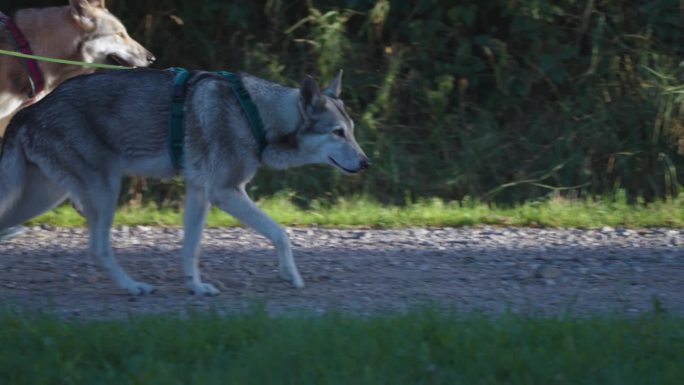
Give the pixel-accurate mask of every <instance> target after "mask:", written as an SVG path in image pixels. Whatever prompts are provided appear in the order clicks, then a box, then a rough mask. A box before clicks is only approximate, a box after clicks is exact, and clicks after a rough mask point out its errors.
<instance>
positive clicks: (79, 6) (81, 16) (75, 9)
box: [69, 0, 104, 31]
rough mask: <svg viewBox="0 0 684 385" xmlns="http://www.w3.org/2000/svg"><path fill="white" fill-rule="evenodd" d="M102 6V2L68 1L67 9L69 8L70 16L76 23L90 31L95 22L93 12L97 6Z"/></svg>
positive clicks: (86, 0)
mask: <svg viewBox="0 0 684 385" xmlns="http://www.w3.org/2000/svg"><path fill="white" fill-rule="evenodd" d="M95 3H98V4H100V3H101V4H102V5H104V1H102V2H100V1H95V2H91V1H88V0H69V7H70V8H71V16H72V17H73V18H74V20H75V21H76V23H77V24H78V25H79V26H80V27H81V28H83V29H84V30H86V31H92V30H93V29H94V28H95V20H94V16H93V10H94V9H95V8H96V7H99V5H96V4H95Z"/></svg>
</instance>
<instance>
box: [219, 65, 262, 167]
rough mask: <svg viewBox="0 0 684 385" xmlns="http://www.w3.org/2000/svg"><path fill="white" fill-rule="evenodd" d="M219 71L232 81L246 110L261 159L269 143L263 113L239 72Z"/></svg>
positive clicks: (234, 90) (236, 93)
mask: <svg viewBox="0 0 684 385" xmlns="http://www.w3.org/2000/svg"><path fill="white" fill-rule="evenodd" d="M217 73H218V74H219V75H221V76H223V77H225V78H226V79H228V81H230V85H231V88H232V89H233V93H235V96H236V97H237V100H238V102H240V106H242V110H243V111H244V112H245V116H246V117H247V121H248V122H249V126H250V127H251V129H252V134H254V138H255V139H256V140H257V143H258V144H259V160H261V154H262V153H263V152H264V149H265V148H266V145H267V144H268V143H267V142H266V131H265V130H264V122H263V121H262V120H261V115H259V109H258V108H257V106H256V104H254V101H252V97H251V96H250V95H249V92H247V90H246V89H245V87H244V86H243V85H242V80H240V77H239V76H238V75H237V74H234V73H232V72H228V71H219V72H217Z"/></svg>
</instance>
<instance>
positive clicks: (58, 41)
mask: <svg viewBox="0 0 684 385" xmlns="http://www.w3.org/2000/svg"><path fill="white" fill-rule="evenodd" d="M9 16H12V17H10V18H8V19H7V20H6V22H5V23H0V48H2V49H5V50H10V51H15V50H17V45H18V44H19V43H20V42H21V41H24V40H25V41H26V42H27V43H28V47H25V48H26V49H30V51H31V52H32V53H34V54H36V55H41V56H48V57H53V58H58V59H70V60H78V61H84V62H89V63H109V62H114V63H118V64H123V65H126V66H137V67H146V66H147V65H149V64H150V63H152V62H153V61H154V56H153V55H152V54H151V53H150V52H149V51H148V50H146V49H145V48H144V47H143V46H142V45H140V43H138V42H137V41H135V40H133V39H132V38H131V37H130V36H129V35H128V33H127V32H126V28H125V27H124V26H123V24H121V22H120V21H119V20H118V19H117V18H116V17H115V16H114V15H112V14H111V13H110V12H109V11H108V10H107V8H105V1H104V0H69V5H65V6H61V7H45V8H26V9H20V10H18V11H17V12H16V13H15V14H14V15H9ZM8 23H9V25H6V24H8ZM18 35H19V36H18ZM22 51H24V50H22ZM24 53H27V52H24ZM33 63H35V65H37V67H38V68H37V69H36V72H37V75H36V74H34V73H31V71H27V69H29V68H28V67H27V63H26V61H24V60H22V59H19V58H15V57H10V56H2V55H0V137H2V136H3V133H4V132H5V128H6V126H7V123H8V122H9V120H10V119H11V118H12V116H13V115H14V114H15V113H16V112H17V111H18V110H19V109H21V107H25V106H26V105H28V104H31V103H33V102H37V101H38V100H40V98H42V97H43V96H45V95H46V94H47V93H48V92H50V91H52V90H53V89H54V88H55V87H57V85H59V84H60V83H61V82H63V81H64V80H66V79H69V78H71V77H74V76H77V75H81V74H86V73H91V72H93V69H92V68H86V67H80V66H73V65H64V64H56V63H49V62H44V61H42V62H33ZM34 76H38V77H39V78H40V79H39V80H36V79H34ZM37 81H40V83H41V85H42V87H38V88H39V89H35V88H37V85H36V84H35V83H36V82H37Z"/></svg>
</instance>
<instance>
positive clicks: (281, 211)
mask: <svg viewBox="0 0 684 385" xmlns="http://www.w3.org/2000/svg"><path fill="white" fill-rule="evenodd" d="M258 204H259V206H260V207H262V208H263V209H264V210H265V211H266V212H268V213H269V214H270V215H271V216H272V217H273V218H274V219H275V220H276V221H277V222H278V223H281V224H283V225H287V226H312V225H316V226H325V227H377V228H392V227H407V226H436V227H437V226H474V225H484V224H488V225H506V226H538V227H579V228H591V227H601V226H613V227H631V228H636V227H684V208H683V207H684V194H682V196H681V197H680V198H679V199H673V200H668V201H661V202H655V203H650V204H638V205H628V204H627V203H625V202H624V201H617V202H615V201H610V200H584V201H569V200H563V199H551V200H546V201H538V202H528V203H525V204H522V205H518V206H515V207H496V206H490V205H487V204H484V203H480V202H474V201H466V202H444V201H442V200H439V199H432V200H424V201H421V202H418V203H415V204H411V205H407V206H386V205H382V204H379V203H377V202H374V201H372V200H370V199H366V198H354V199H349V200H347V199H340V200H339V201H338V202H337V203H336V204H333V205H325V204H321V203H320V202H313V203H312V204H311V205H310V206H309V207H308V208H307V209H302V208H300V207H298V206H296V205H295V204H293V203H292V202H291V200H290V199H289V198H288V197H285V196H278V197H274V198H269V199H264V200H261V201H259V202H258ZM115 222H116V223H117V224H119V225H163V226H180V225H181V224H182V212H180V211H177V210H172V209H161V210H160V209H157V208H154V207H142V208H130V207H129V208H122V209H119V210H118V211H117V214H116V218H115ZM31 223H32V224H39V223H45V224H51V225H55V226H82V225H84V220H83V218H82V217H81V216H80V215H79V214H78V213H77V212H76V211H75V210H74V209H72V208H71V207H70V206H61V207H59V208H57V209H55V210H53V211H50V212H48V213H45V214H43V215H41V216H39V217H37V218H35V219H33V220H32V221H31ZM207 225H208V226H210V227H217V226H237V225H238V223H237V221H235V220H234V219H233V218H232V217H230V216H228V215H227V214H225V213H223V212H221V211H219V210H216V209H212V210H211V212H210V214H209V217H208V220H207Z"/></svg>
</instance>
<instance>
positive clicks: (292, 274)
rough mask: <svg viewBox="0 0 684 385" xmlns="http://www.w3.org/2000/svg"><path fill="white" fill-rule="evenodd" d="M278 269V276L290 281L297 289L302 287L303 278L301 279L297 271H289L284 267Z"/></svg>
mask: <svg viewBox="0 0 684 385" xmlns="http://www.w3.org/2000/svg"><path fill="white" fill-rule="evenodd" d="M278 270H279V271H280V278H282V279H284V280H286V281H288V282H290V283H291V284H292V286H294V287H295V288H297V289H303V288H304V286H305V285H304V280H302V277H301V276H300V275H299V272H298V271H297V270H296V269H295V270H294V271H291V270H288V269H286V268H284V267H280V269H278Z"/></svg>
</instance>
